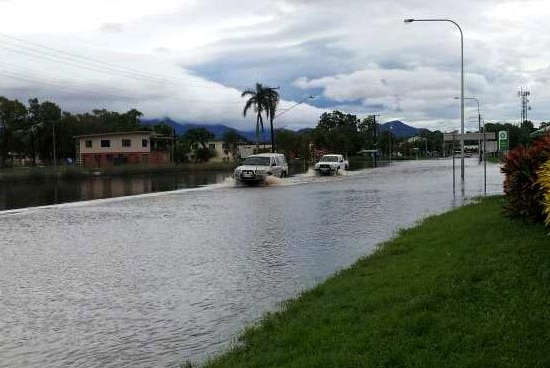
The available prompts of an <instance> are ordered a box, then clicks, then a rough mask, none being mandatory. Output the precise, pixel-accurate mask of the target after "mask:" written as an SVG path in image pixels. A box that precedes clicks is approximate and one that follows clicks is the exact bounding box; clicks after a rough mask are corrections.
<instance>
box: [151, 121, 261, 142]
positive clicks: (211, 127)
mask: <svg viewBox="0 0 550 368" xmlns="http://www.w3.org/2000/svg"><path fill="white" fill-rule="evenodd" d="M141 122H142V123H143V124H147V125H155V124H159V123H165V124H167V125H169V126H171V127H172V128H174V129H175V130H176V134H177V135H181V134H184V133H185V132H186V131H187V130H189V129H195V128H204V129H206V130H208V131H209V132H212V133H213V134H214V136H215V137H216V139H222V138H223V135H224V134H225V133H226V132H228V131H231V130H234V131H235V132H237V134H239V135H240V136H242V137H244V138H245V139H247V140H249V141H251V142H254V141H256V131H254V130H249V131H246V130H238V129H233V128H231V127H229V126H227V125H224V124H197V123H178V122H177V121H175V120H172V119H170V118H164V119H142V120H141ZM270 139H271V134H270V133H269V128H268V129H265V130H264V132H263V133H260V140H262V141H266V142H268V141H269V140H270Z"/></svg>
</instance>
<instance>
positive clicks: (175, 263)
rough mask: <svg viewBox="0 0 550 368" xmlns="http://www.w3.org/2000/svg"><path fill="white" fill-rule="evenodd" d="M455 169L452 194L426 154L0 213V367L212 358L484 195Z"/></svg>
mask: <svg viewBox="0 0 550 368" xmlns="http://www.w3.org/2000/svg"><path fill="white" fill-rule="evenodd" d="M466 164H467V167H466V183H465V187H464V191H463V192H464V196H463V195H462V191H461V190H460V189H457V192H456V195H453V191H452V171H451V170H452V169H451V161H449V160H434V161H416V162H401V163H394V164H393V166H391V167H384V168H378V169H372V170H362V171H356V172H349V173H347V175H343V176H338V177H322V178H318V177H314V176H311V175H308V174H303V175H298V176H295V177H292V178H288V179H283V180H278V179H277V180H274V182H273V183H271V184H272V185H270V186H266V187H251V188H246V187H244V188H241V187H236V186H235V185H234V183H233V182H232V181H231V180H230V179H227V180H224V181H223V182H221V183H219V184H215V185H211V186H206V187H200V188H194V189H184V190H180V191H173V192H166V193H153V194H146V195H142V196H134V197H122V198H113V199H104V200H97V201H90V202H77V203H68V204H63V205H56V206H46V207H42V208H30V209H21V210H11V211H4V212H0V280H2V281H1V283H0V331H1V333H0V367H6V368H7V367H41V368H44V367H61V366H78V367H98V366H101V367H123V366H132V367H152V366H154V367H177V366H178V364H179V363H181V362H183V361H185V360H186V359H191V360H194V361H201V360H203V359H205V358H206V357H207V356H208V355H209V354H214V353H219V352H222V351H223V349H224V348H227V347H229V346H230V344H231V341H232V338H234V337H235V336H237V334H238V333H239V331H241V330H242V328H243V327H244V326H246V325H248V324H250V323H253V322H254V321H256V320H257V319H258V318H259V317H260V316H261V315H262V313H264V312H266V311H268V310H273V309H275V308H276V307H277V303H278V302H281V301H283V300H285V299H287V298H289V297H293V296H295V295H297V294H298V293H299V292H300V291H302V290H304V289H307V288H309V287H312V286H313V285H315V284H316V283H318V282H319V281H322V280H323V279H325V278H326V277H328V276H329V275H331V274H333V273H334V272H335V271H337V270H339V269H341V268H343V267H346V266H348V265H350V264H352V263H353V262H354V261H356V260H357V259H358V258H359V257H361V256H363V255H365V254H368V253H370V252H372V251H373V250H374V249H375V248H376V244H377V243H380V242H381V241H384V240H387V239H389V238H391V237H392V236H393V235H395V233H396V232H397V231H398V230H399V229H400V228H404V227H409V226H412V225H414V224H415V222H417V221H419V220H421V219H422V218H425V217H426V216H428V215H431V214H436V213H441V212H443V211H446V210H448V209H449V208H452V207H453V206H457V205H461V204H462V203H463V202H464V201H465V200H468V199H470V198H472V197H475V196H479V195H482V194H483V180H482V178H483V171H482V166H479V165H478V163H477V160H476V159H469V160H467V161H466ZM487 168H488V176H487V179H488V186H487V192H488V193H489V194H495V193H501V192H502V176H501V174H500V173H499V167H498V166H497V165H488V166H487ZM457 178H459V175H458V174H457ZM459 188H460V187H459Z"/></svg>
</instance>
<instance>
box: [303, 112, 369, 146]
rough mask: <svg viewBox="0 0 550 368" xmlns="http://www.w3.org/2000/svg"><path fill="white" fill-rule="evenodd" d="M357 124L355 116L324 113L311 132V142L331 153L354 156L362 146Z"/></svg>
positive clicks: (340, 113)
mask: <svg viewBox="0 0 550 368" xmlns="http://www.w3.org/2000/svg"><path fill="white" fill-rule="evenodd" d="M359 123H360V121H359V120H358V119H357V116H355V115H352V114H344V113H342V112H340V111H333V112H330V113H328V112H325V113H323V114H322V115H321V117H320V119H319V123H318V124H317V127H316V128H315V130H314V132H313V140H314V142H315V144H316V145H317V146H318V147H322V148H325V149H327V150H329V151H331V152H333V153H342V154H348V153H351V154H354V153H356V152H358V151H359V150H360V149H361V147H362V146H363V137H362V135H361V134H360V133H359V127H358V124H359Z"/></svg>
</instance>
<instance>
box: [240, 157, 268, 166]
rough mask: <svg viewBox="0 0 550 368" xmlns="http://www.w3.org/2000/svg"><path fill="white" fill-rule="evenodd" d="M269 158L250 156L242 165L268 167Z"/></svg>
mask: <svg viewBox="0 0 550 368" xmlns="http://www.w3.org/2000/svg"><path fill="white" fill-rule="evenodd" d="M269 163H270V159H269V157H258V156H250V157H247V158H245V159H244V162H243V165H258V166H269Z"/></svg>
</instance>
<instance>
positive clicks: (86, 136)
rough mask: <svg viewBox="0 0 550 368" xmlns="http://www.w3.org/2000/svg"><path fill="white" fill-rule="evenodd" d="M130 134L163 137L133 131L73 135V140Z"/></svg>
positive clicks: (148, 132)
mask: <svg viewBox="0 0 550 368" xmlns="http://www.w3.org/2000/svg"><path fill="white" fill-rule="evenodd" d="M132 134H148V135H150V136H153V137H163V135H161V134H158V133H155V132H153V131H150V130H134V131H130V132H110V133H96V134H86V135H75V136H74V137H73V138H75V139H82V138H93V137H105V136H111V135H132Z"/></svg>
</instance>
